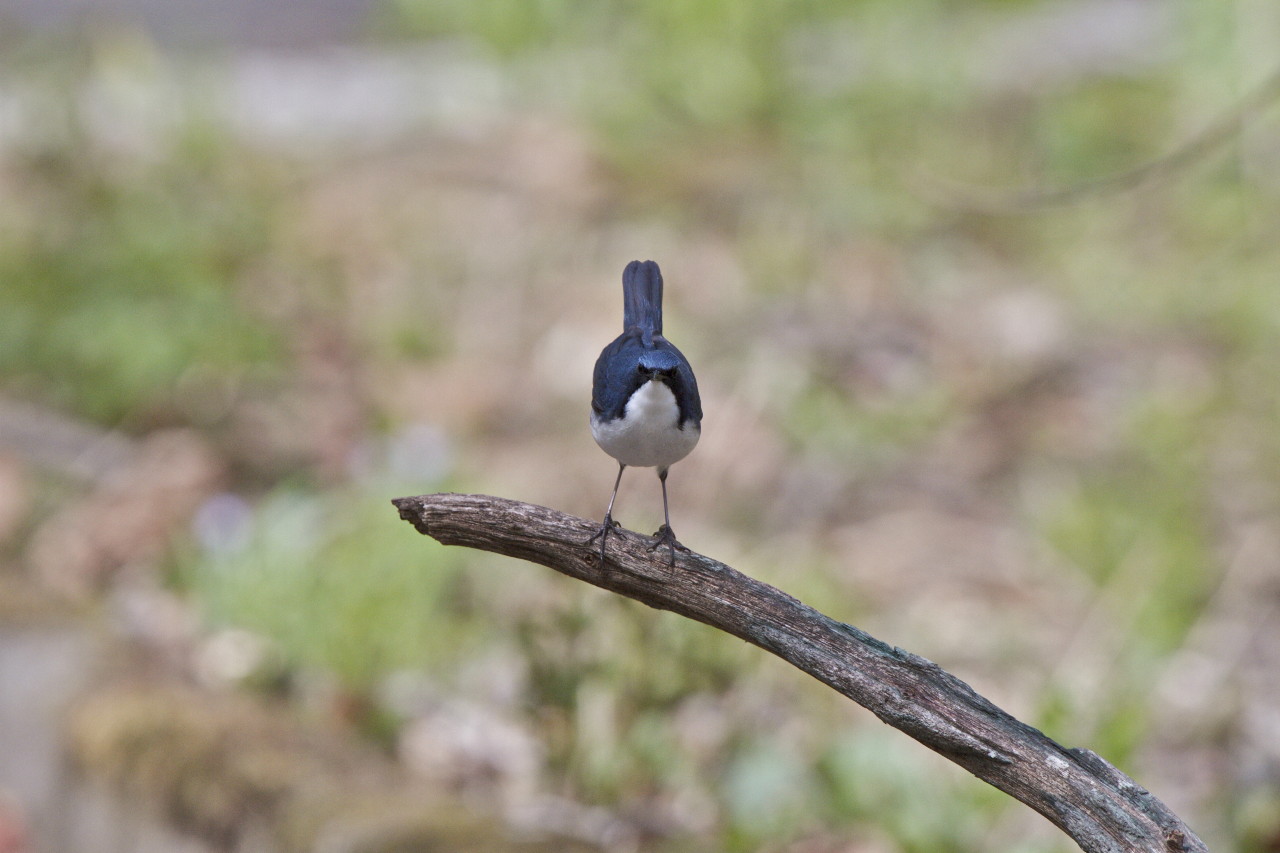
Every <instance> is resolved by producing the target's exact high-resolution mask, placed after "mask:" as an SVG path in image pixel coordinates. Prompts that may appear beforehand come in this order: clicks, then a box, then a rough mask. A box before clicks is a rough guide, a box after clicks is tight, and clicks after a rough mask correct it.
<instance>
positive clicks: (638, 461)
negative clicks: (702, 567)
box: [585, 261, 702, 566]
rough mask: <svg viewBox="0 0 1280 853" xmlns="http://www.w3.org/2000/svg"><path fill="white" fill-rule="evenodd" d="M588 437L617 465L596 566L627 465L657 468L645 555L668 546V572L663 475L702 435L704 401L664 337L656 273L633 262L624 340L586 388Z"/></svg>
mask: <svg viewBox="0 0 1280 853" xmlns="http://www.w3.org/2000/svg"><path fill="white" fill-rule="evenodd" d="M591 435H592V436H594V437H595V440H596V444H598V445H600V447H601V448H603V449H604V452H605V453H608V454H609V455H610V456H612V457H613V458H614V459H616V460H618V479H616V480H614V482H613V495H612V496H611V497H610V498H609V508H608V509H607V510H606V511H605V514H604V523H603V524H601V525H600V529H599V530H597V531H596V532H595V534H594V535H593V536H592V537H591V538H590V539H588V540H587V541H586V543H585V544H588V545H590V544H591V543H592V542H594V541H595V540H597V539H599V540H600V560H601V561H602V562H603V560H604V548H605V543H606V542H607V541H608V539H609V531H611V530H612V529H613V527H614V524H615V522H614V520H613V502H614V500H615V499H617V497H618V486H619V485H620V484H621V483H622V472H623V471H625V470H626V468H627V466H628V465H633V466H636V467H640V468H657V469H658V479H659V480H660V481H661V482H662V516H663V519H664V521H665V523H664V524H663V525H662V527H660V528H659V529H658V532H657V533H655V534H654V542H653V544H652V545H651V546H650V547H649V550H651V551H652V550H654V549H656V548H657V547H658V546H660V545H664V544H665V545H666V546H667V548H668V549H669V551H670V555H671V560H670V564H671V565H672V566H675V564H676V550H675V549H676V548H677V547H682V546H680V543H679V542H677V541H676V536H675V534H674V533H673V532H672V531H671V512H670V510H669V509H668V508H667V469H668V468H670V467H671V466H672V465H674V464H675V463H677V462H679V461H680V460H681V459H683V458H685V457H686V456H688V455H689V451H691V450H693V447H694V445H695V444H697V443H698V438H699V436H701V435H702V401H701V400H700V399H699V397H698V382H697V380H696V379H694V378H693V368H692V367H690V366H689V360H688V359H687V358H685V357H684V355H683V354H681V352H680V350H678V349H676V348H675V346H674V345H673V344H672V343H671V342H670V341H668V340H667V339H666V338H664V337H663V336H662V271H661V270H659V269H658V265H657V264H655V263H654V262H653V261H632V262H631V263H629V264H627V268H626V269H625V270H624V271H623V273H622V334H621V335H619V336H618V337H617V338H616V339H615V340H614V341H613V343H611V344H609V345H608V346H607V347H605V348H604V351H603V352H601V353H600V358H599V359H597V360H596V369H595V374H594V376H593V379H592V383H591Z"/></svg>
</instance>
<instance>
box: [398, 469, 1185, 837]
mask: <svg viewBox="0 0 1280 853" xmlns="http://www.w3.org/2000/svg"><path fill="white" fill-rule="evenodd" d="M392 503H394V504H395V506H396V508H397V509H399V510H400V517H401V518H403V519H404V520H406V521H408V522H410V523H411V524H413V526H414V527H416V528H417V529H418V531H419V532H420V533H424V534H426V535H427V536H431V537H433V538H435V539H437V540H438V541H440V542H441V543H443V544H445V545H462V546H465V547H469V548H478V549H480V550H484V551H492V552H494V553H497V554H505V555H507V556H510V557H517V558H519V559H522V560H528V561H530V562H534V563H538V564H540V565H543V566H547V567H548V568H552V569H555V570H556V571H558V572H561V573H563V574H566V575H569V576H570V577H574V578H577V579H579V580H583V581H586V582H587V583H590V584H594V585H595V586H598V587H601V588H603V589H607V590H610V591H612V592H616V593H618V594H619V595H625V596H627V597H628V598H633V599H635V600H636V601H639V602H642V603H644V604H647V605H649V606H650V607H655V608H658V609H660V610H670V611H672V612H675V613H679V614H681V615H682V616H687V617H689V618H690V619H696V620H697V621H699V622H702V623H704V624H706V625H710V626H711V627H713V628H718V629H720V630H722V631H726V632H728V633H730V634H733V635H734V636H737V637H740V638H742V639H744V640H746V641H747V642H749V643H753V644H755V645H757V646H759V647H761V648H762V649H765V650H767V651H770V652H772V653H774V654H775V655H777V656H778V657H780V658H782V659H783V660H785V661H787V662H789V663H791V664H794V665H795V666H797V667H799V668H800V669H802V670H804V671H805V672H807V673H809V674H810V675H812V676H813V677H814V678H817V679H818V680H819V681H822V682H823V683H825V684H827V685H829V686H830V687H832V688H834V689H836V690H838V691H839V692H841V693H843V694H844V695H845V696H848V697H849V698H850V699H852V700H853V701H855V702H857V703H858V704H859V705H861V706H863V707H864V708H866V709H867V710H869V711H871V712H872V713H874V714H875V715H876V716H877V717H879V718H880V719H881V720H883V721H884V722H886V723H888V724H889V725H891V726H893V727H894V728H897V729H900V730H901V731H903V732H905V733H907V734H908V735H910V736H911V737H913V738H915V739H916V740H918V741H919V742H920V743H922V744H924V745H925V746H927V747H928V748H929V749H932V750H933V751H935V752H937V753H939V754H941V755H942V756H944V757H945V758H948V759H950V760H951V761H954V762H955V763H956V764H959V765H960V766H961V767H963V768H965V769H966V770H968V771H969V772H970V773H972V774H973V775H975V776H977V777H978V778H979V779H982V780H983V781H985V782H988V783H990V784H991V785H994V786H995V787H997V788H999V789H1000V790H1001V791H1004V792H1005V793H1007V794H1009V795H1010V796H1012V797H1015V798H1017V799H1018V800H1021V801H1022V802H1024V803H1026V804H1027V805H1028V806H1030V807H1031V808H1033V809H1035V810H1036V811H1037V812H1039V813H1040V814H1042V815H1044V816H1045V817H1047V818H1048V819H1049V820H1050V821H1052V822H1053V823H1054V824H1056V825H1057V826H1058V827H1059V828H1061V829H1062V831H1063V832H1065V833H1067V835H1069V836H1071V838H1072V839H1074V840H1075V842H1076V843H1077V844H1079V845H1080V847H1081V849H1083V850H1086V851H1090V853H1132V851H1150V853H1178V851H1187V853H1190V851H1207V848H1206V847H1205V846H1204V844H1203V842H1201V841H1200V839H1199V838H1197V837H1196V835H1195V833H1193V832H1192V831H1191V829H1190V828H1188V827H1187V825H1186V824H1185V823H1183V822H1182V820H1181V819H1180V818H1179V817H1178V816H1177V815H1175V814H1174V813H1173V812H1171V811H1170V810H1169V809H1168V808H1167V807H1165V805H1164V804H1163V803H1161V802H1160V801H1159V800H1158V799H1156V798H1155V797H1154V796H1152V795H1151V794H1150V793H1148V792H1147V791H1146V790H1145V789H1143V788H1142V787H1140V786H1139V785H1138V784H1137V783H1136V782H1134V781H1133V780H1132V779H1130V778H1129V777H1128V776H1126V775H1125V774H1123V773H1121V772H1120V771H1119V770H1117V769H1116V768H1115V767H1113V766H1112V765H1110V764H1108V763H1107V762H1106V761H1105V760H1103V759H1102V758H1100V757H1099V756H1097V755H1095V754H1094V753H1092V752H1090V751H1088V750H1083V749H1068V748H1066V747H1063V746H1060V745H1059V744H1057V743H1055V742H1054V741H1053V740H1050V739H1049V738H1048V737H1046V736H1045V735H1044V734H1043V733H1042V732H1040V731H1038V730H1037V729H1034V728H1032V727H1031V726H1028V725H1027V724H1025V723H1022V722H1020V721H1018V720H1016V719H1014V718H1013V717H1012V716H1010V715H1009V714H1007V713H1005V712H1004V711H1002V710H1001V709H999V708H997V707H996V706H995V705H993V704H992V703H991V702H989V701H987V700H986V699H984V698H983V697H982V696H980V695H978V694H977V693H976V692H974V690H973V689H972V688H971V687H969V685H967V684H965V683H964V682H963V681H961V680H960V679H958V678H956V677H955V676H953V675H951V674H950V673H948V672H946V671H944V670H943V669H941V668H940V667H939V666H937V665H936V664H934V663H932V662H930V661H927V660H925V659H924V658H922V657H919V656H918V655H914V654H911V653H910V652H907V651H903V650H902V649H898V648H894V647H892V646H889V645H887V644H885V643H882V642H881V641H879V640H877V639H876V638H874V637H872V636H870V635H869V634H867V633H865V632H863V631H860V630H858V629H857V628H855V627H853V626H851V625H845V624H843V623H840V622H837V621H835V620H833V619H830V618H828V617H826V616H824V615H823V614H821V613H819V612H818V611H816V610H814V609H813V608H812V607H808V606H806V605H804V604H802V603H801V602H799V601H797V600H796V599H794V598H792V597H791V596H789V595H787V594H786V593H784V592H782V591H780V590H778V589H775V588H774V587H772V586H769V585H768V584H764V583H761V582H759V581H756V580H753V579H751V578H749V577H747V576H745V575H743V574H741V573H740V572H737V571H735V570H734V569H732V568H730V567H729V566H726V565H724V564H723V563H719V562H716V561H715V560H712V559H710V558H708V557H704V556H702V555H700V554H695V553H692V552H683V551H682V552H680V553H679V555H678V556H677V560H676V567H675V569H674V570H672V569H671V568H669V567H668V565H667V561H666V560H665V559H655V558H654V556H653V554H652V553H651V552H650V551H649V550H648V545H649V542H650V540H649V539H648V538H647V537H642V536H639V535H637V534H635V533H631V532H629V531H625V530H619V531H618V532H617V534H616V535H613V536H610V538H609V549H608V559H607V561H606V562H605V563H604V564H601V563H600V559H599V555H598V553H597V552H596V550H595V549H594V548H589V547H586V546H584V545H583V543H584V542H585V541H586V539H587V538H588V537H589V536H590V535H591V533H592V532H594V530H595V529H596V527H597V523H596V522H592V521H588V520H586V519H582V518H576V517H574V516H570V515H565V514H564V513H561V512H557V511H556V510H552V509H548V508H547V507H541V506H535V505H532V504H526V503H520V502H518V501H512V500H507V499H505V498H495V497H489V496H487V495H459V494H439V495H423V496H421V497H408V498H397V499H396V500H394V501H392Z"/></svg>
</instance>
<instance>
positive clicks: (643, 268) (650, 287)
mask: <svg viewBox="0 0 1280 853" xmlns="http://www.w3.org/2000/svg"><path fill="white" fill-rule="evenodd" d="M631 328H639V329H640V331H641V332H643V333H644V334H645V337H646V338H648V337H649V335H651V334H654V335H660V334H662V271H661V270H660V269H658V265H657V264H655V263H654V262H653V261H632V262H631V263H629V264H627V268H626V269H625V270H623V271H622V330H623V331H624V332H625V331H627V330H628V329H631Z"/></svg>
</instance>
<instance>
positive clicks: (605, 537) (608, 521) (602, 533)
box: [582, 513, 620, 563]
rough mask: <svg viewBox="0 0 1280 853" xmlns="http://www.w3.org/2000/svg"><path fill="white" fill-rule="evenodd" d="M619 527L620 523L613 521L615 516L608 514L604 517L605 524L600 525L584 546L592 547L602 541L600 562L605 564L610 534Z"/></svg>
mask: <svg viewBox="0 0 1280 853" xmlns="http://www.w3.org/2000/svg"><path fill="white" fill-rule="evenodd" d="M619 527H620V525H619V524H618V522H616V521H614V520H613V516H612V515H609V514H607V513H606V514H605V517H604V522H603V523H602V524H601V525H600V527H599V528H598V529H597V530H596V532H595V533H592V534H591V538H590V539H588V540H587V541H586V542H583V543H582V544H583V545H590V544H591V543H592V542H594V541H596V540H597V539H599V540H600V562H601V563H603V562H604V546H605V543H606V542H608V541H609V534H610V533H611V532H612V531H614V530H616V529H618V528H619Z"/></svg>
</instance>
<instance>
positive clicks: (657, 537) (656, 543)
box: [649, 524, 689, 569]
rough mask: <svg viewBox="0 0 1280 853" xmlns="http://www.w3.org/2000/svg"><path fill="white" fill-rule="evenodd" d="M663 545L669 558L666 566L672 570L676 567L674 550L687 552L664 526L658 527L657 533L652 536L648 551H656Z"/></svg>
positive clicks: (673, 534)
mask: <svg viewBox="0 0 1280 853" xmlns="http://www.w3.org/2000/svg"><path fill="white" fill-rule="evenodd" d="M663 545H666V546H667V553H668V555H669V556H670V559H669V560H668V562H667V565H669V566H671V568H673V569H674V568H675V567H676V549H677V548H679V549H680V550H681V551H688V550H689V549H688V548H686V547H684V546H683V545H681V544H680V542H679V541H678V540H677V539H676V534H675V532H674V531H673V530H672V529H671V528H670V526H668V525H666V524H664V525H662V526H661V527H659V528H658V530H657V532H656V533H654V534H653V543H652V544H651V545H650V546H649V550H650V551H656V550H658V549H659V548H661V547H662V546H663Z"/></svg>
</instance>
